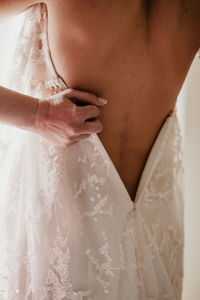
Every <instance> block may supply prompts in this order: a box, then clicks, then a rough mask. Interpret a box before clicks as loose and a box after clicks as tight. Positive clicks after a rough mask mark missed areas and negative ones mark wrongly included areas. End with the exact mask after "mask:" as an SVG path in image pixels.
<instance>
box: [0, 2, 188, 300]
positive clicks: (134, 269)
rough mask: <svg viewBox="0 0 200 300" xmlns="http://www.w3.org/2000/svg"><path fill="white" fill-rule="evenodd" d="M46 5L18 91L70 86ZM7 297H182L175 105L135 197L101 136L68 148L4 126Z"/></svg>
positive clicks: (29, 21)
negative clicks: (51, 39)
mask: <svg viewBox="0 0 200 300" xmlns="http://www.w3.org/2000/svg"><path fill="white" fill-rule="evenodd" d="M47 21H48V20H47V8H46V5H45V4H37V5H34V6H33V7H32V8H31V9H29V10H28V11H27V12H26V16H25V20H24V26H23V28H22V31H21V33H20V36H19V39H18V44H17V49H16V54H15V58H14V66H13V70H12V76H11V77H10V85H9V87H10V88H11V89H14V90H16V91H19V92H23V93H26V94H29V95H32V96H34V97H39V98H43V97H48V96H50V95H53V94H56V93H59V92H60V91H62V90H64V89H66V88H67V86H66V85H65V83H64V82H63V81H62V79H61V78H59V76H58V75H57V74H56V71H55V70H54V68H53V65H52V62H51V59H50V52H49V45H48V35H47ZM0 163H1V169H0V183H1V189H0V236H1V239H0V253H1V256H0V300H22V299H23V300H33V299H34V300H50V299H52V300H71V299H72V300H102V299H105V300H111V299H115V300H121V299H126V300H129V299H130V300H133V299H134V300H178V299H181V289H182V276H183V243H184V232H183V212H184V210H183V208H184V207H183V194H182V186H183V182H182V174H183V169H182V148H181V135H180V129H179V124H178V120H177V116H176V110H175V111H174V113H173V114H172V115H171V116H169V117H168V118H167V119H166V121H165V123H164V124H163V126H162V128H161V130H160V132H159V134H158V137H157V139H156V141H155V143H154V145H153V148H152V150H151V153H150V155H149V158H148V160H147V163H146V166H145V169H144V171H143V174H142V178H141V181H140V184H139V187H138V191H137V194H136V199H135V203H133V202H132V201H131V199H130V196H129V194H128V192H127V190H126V188H125V186H124V184H123V182H122V180H121V178H120V176H119V174H118V173H117V170H116V168H115V167H114V165H113V163H112V161H111V159H110V157H109V155H108V154H107V152H106V150H105V148H104V147H103V144H102V143H101V141H100V139H99V138H98V136H97V135H96V134H94V135H91V136H90V137H89V138H88V139H85V140H82V141H80V142H79V143H77V144H74V145H73V146H71V147H68V148H62V147H59V146H56V145H55V144H52V143H51V142H50V141H48V140H46V139H44V138H42V137H41V136H39V135H37V134H34V133H33V132H29V131H26V130H22V129H18V128H14V127H11V126H6V125H1V126H0Z"/></svg>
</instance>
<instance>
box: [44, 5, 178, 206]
mask: <svg viewBox="0 0 200 300" xmlns="http://www.w3.org/2000/svg"><path fill="white" fill-rule="evenodd" d="M39 5H40V7H41V8H42V9H44V7H42V5H45V9H46V12H45V13H46V19H45V26H44V29H45V31H46V32H45V36H46V46H47V51H48V57H47V59H48V60H49V62H48V65H49V66H50V67H51V71H52V75H53V77H54V79H58V81H59V83H62V85H63V87H65V88H67V85H66V83H65V82H64V80H63V79H62V78H61V77H60V76H59V75H58V73H57V71H56V69H55V65H54V62H53V60H52V56H51V51H50V43H49V39H48V10H47V6H46V4H39ZM175 115H176V105H175V106H174V109H173V110H172V111H171V112H170V113H168V114H167V116H166V118H165V120H164V121H163V124H162V125H161V127H160V128H159V130H158V132H157V134H156V137H155V139H154V142H153V145H152V147H151V150H150V152H149V154H148V157H147V159H146V163H145V165H144V167H143V171H142V174H141V176H140V180H139V183H138V186H137V189H136V193H135V197H134V199H133V200H132V198H131V196H130V195H129V193H128V191H127V188H126V186H125V184H124V182H123V180H122V179H121V176H120V175H119V173H118V171H117V169H116V167H115V165H114V163H113V161H112V159H111V158H110V156H109V154H108V152H107V151H106V149H105V147H104V145H103V143H102V142H101V140H100V138H99V137H98V135H97V134H95V136H96V137H97V138H98V140H99V142H100V145H101V146H102V148H103V149H104V152H105V153H106V155H107V157H108V158H109V160H110V161H111V163H112V166H113V168H114V170H115V172H116V175H117V176H118V179H119V181H120V182H121V185H122V187H123V189H124V191H125V193H126V194H127V199H128V201H129V202H130V203H131V205H135V204H136V203H137V202H138V201H139V199H140V198H141V195H142V191H143V189H144V186H145V185H146V184H147V182H148V178H150V173H152V172H153V170H154V167H155V165H156V164H155V159H156V157H155V156H156V154H157V153H158V151H159V147H160V145H161V143H162V140H163V138H164V137H163V135H166V132H165V128H166V127H167V126H168V124H169V122H170V121H171V120H172V119H173V118H174V117H175ZM152 163H154V166H152ZM150 167H151V168H150ZM148 172H149V173H148ZM147 173H148V176H147Z"/></svg>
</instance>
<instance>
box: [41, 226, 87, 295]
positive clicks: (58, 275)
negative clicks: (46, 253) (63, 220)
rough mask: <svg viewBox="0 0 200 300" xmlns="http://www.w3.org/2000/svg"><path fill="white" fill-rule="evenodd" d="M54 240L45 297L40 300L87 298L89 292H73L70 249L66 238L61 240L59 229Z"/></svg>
mask: <svg viewBox="0 0 200 300" xmlns="http://www.w3.org/2000/svg"><path fill="white" fill-rule="evenodd" d="M56 233H57V236H56V240H55V241H54V247H53V248H52V252H51V254H50V269H49V271H48V275H47V278H46V281H45V295H44V296H43V297H42V300H47V299H54V300H62V299H66V297H67V300H70V299H72V300H76V299H77V300H78V299H80V297H79V296H87V295H90V294H91V291H79V292H74V291H73V288H72V283H71V280H70V273H69V261H70V259H71V256H70V248H69V243H68V238H67V237H65V238H63V237H62V235H61V232H60V229H59V227H57V229H56Z"/></svg>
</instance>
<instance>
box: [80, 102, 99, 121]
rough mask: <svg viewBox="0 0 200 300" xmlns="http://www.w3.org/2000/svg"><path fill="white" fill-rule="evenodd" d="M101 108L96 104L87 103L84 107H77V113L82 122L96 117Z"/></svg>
mask: <svg viewBox="0 0 200 300" xmlns="http://www.w3.org/2000/svg"><path fill="white" fill-rule="evenodd" d="M100 113H101V110H100V109H99V108H98V107H97V106H95V105H86V106H83V107H77V115H78V117H79V119H80V121H81V122H85V121H86V120H87V119H90V118H96V117H98V116H99V115H100Z"/></svg>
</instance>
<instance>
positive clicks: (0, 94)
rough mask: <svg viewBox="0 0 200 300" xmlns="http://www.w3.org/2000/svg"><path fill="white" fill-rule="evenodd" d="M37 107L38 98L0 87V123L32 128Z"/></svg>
mask: <svg viewBox="0 0 200 300" xmlns="http://www.w3.org/2000/svg"><path fill="white" fill-rule="evenodd" d="M37 107H38V99H36V98H33V97H30V96H27V95H24V94H20V93H17V92H15V91H12V90H9V89H7V88H4V87H0V123H4V124H6V125H10V126H16V127H19V128H22V129H26V130H32V129H33V128H34V122H35V116H36V112H37Z"/></svg>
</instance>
